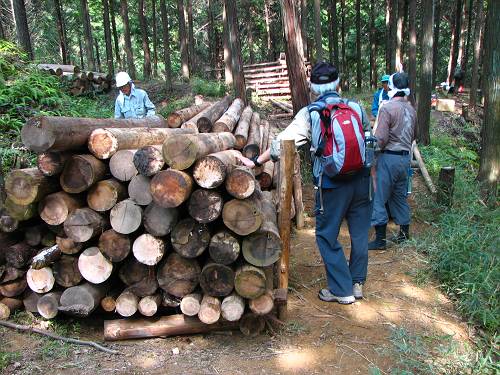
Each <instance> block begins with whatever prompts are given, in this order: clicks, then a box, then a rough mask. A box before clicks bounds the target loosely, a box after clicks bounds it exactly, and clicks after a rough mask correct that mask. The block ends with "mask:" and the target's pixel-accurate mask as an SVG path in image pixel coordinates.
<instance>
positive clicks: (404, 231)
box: [389, 225, 410, 244]
mask: <svg viewBox="0 0 500 375" xmlns="http://www.w3.org/2000/svg"><path fill="white" fill-rule="evenodd" d="M409 239H410V226H409V225H400V227H399V233H398V234H397V235H395V236H392V237H391V238H389V241H391V242H393V243H396V244H400V243H403V242H405V241H407V240H409Z"/></svg>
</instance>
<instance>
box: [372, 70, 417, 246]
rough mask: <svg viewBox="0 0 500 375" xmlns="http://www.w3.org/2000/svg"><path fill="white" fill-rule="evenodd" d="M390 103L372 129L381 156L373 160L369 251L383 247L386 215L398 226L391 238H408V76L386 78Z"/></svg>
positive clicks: (411, 116)
mask: <svg viewBox="0 0 500 375" xmlns="http://www.w3.org/2000/svg"><path fill="white" fill-rule="evenodd" d="M388 95H389V98H390V100H389V102H387V103H386V104H384V105H383V106H382V108H380V111H379V114H378V125H377V128H376V130H375V137H376V138H377V142H378V146H379V147H380V154H379V155H378V157H377V160H376V175H377V184H376V190H375V199H374V202H373V213H372V220H371V224H372V225H373V226H375V233H376V238H375V240H374V241H371V242H370V243H369V244H368V249H369V250H382V249H385V248H386V229H387V222H388V220H389V219H388V215H387V210H386V204H387V205H388V206H389V209H390V211H391V216H392V218H393V219H394V222H395V223H396V224H399V226H400V230H399V234H398V235H396V236H395V237H393V238H392V239H391V241H392V242H396V243H400V242H403V241H405V240H407V239H408V238H409V236H410V234H409V227H410V207H409V205H408V202H407V200H406V197H407V195H408V193H407V192H408V170H409V167H410V153H411V145H412V142H413V140H414V138H415V125H416V122H417V114H416V112H415V109H414V108H413V107H412V105H411V104H410V102H408V101H407V100H406V97H407V96H408V95H410V89H409V81H408V75H407V74H406V73H396V74H393V75H392V76H391V77H390V79H389V92H388Z"/></svg>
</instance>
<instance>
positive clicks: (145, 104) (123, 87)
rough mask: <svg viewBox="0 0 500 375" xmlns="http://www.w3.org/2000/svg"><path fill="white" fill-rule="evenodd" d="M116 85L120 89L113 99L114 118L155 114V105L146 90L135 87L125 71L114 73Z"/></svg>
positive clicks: (142, 116) (141, 116)
mask: <svg viewBox="0 0 500 375" xmlns="http://www.w3.org/2000/svg"><path fill="white" fill-rule="evenodd" d="M116 87H117V88H118V89H119V90H120V93H119V94H118V97H117V98H116V101H115V118H144V117H151V116H155V115H156V112H155V105H154V104H153V103H152V102H151V100H149V97H148V94H147V93H146V91H144V90H141V89H138V88H136V87H135V85H134V83H133V82H132V79H131V78H130V76H129V75H128V73H127V72H119V73H117V74H116Z"/></svg>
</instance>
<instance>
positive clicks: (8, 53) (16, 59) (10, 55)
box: [0, 39, 26, 84]
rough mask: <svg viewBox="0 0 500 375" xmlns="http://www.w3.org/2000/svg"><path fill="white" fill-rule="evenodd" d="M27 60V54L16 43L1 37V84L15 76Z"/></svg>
mask: <svg viewBox="0 0 500 375" xmlns="http://www.w3.org/2000/svg"><path fill="white" fill-rule="evenodd" d="M25 61H26V54H25V53H24V52H22V51H21V50H20V49H19V48H17V47H16V45H15V44H13V43H10V42H7V41H6V40H3V39H0V84H4V83H5V81H6V80H8V79H9V78H11V77H12V76H15V75H16V73H17V71H18V70H19V69H20V68H21V67H22V66H23V64H25Z"/></svg>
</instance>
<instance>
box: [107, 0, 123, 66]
mask: <svg viewBox="0 0 500 375" xmlns="http://www.w3.org/2000/svg"><path fill="white" fill-rule="evenodd" d="M115 4H116V0H110V2H109V13H110V16H111V17H110V18H111V30H112V32H113V43H114V47H115V58H116V64H117V65H118V66H119V67H120V69H122V59H121V57H120V49H119V48H118V32H117V31H116V21H115V9H116V5H115Z"/></svg>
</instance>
